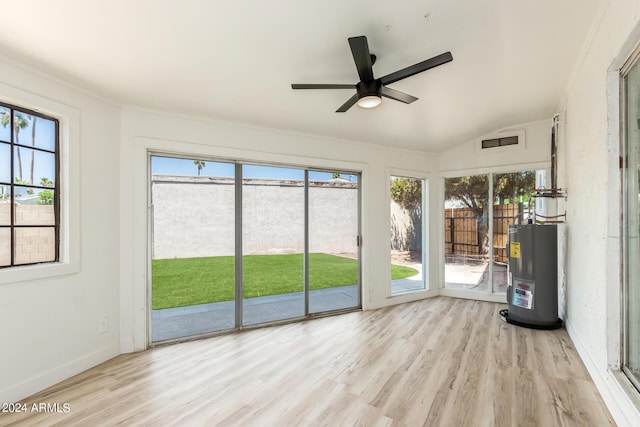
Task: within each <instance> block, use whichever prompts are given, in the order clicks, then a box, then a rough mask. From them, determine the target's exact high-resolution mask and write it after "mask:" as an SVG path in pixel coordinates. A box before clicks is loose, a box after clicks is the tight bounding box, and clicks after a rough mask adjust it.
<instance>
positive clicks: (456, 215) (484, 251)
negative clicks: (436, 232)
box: [444, 203, 522, 263]
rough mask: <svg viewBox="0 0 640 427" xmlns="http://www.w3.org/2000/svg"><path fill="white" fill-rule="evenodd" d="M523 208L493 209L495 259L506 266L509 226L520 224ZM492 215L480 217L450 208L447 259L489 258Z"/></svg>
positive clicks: (447, 213)
mask: <svg viewBox="0 0 640 427" xmlns="http://www.w3.org/2000/svg"><path fill="white" fill-rule="evenodd" d="M521 212H522V205H521V204H518V203H511V204H507V205H494V206H493V259H494V261H495V262H500V263H506V262H507V249H506V247H507V240H508V238H509V225H510V224H516V223H520V222H521V221H522V217H521V216H520V214H521ZM488 223H489V215H488V212H487V210H486V209H485V210H484V211H483V214H482V216H480V217H478V216H476V214H475V213H474V212H473V210H472V209H470V208H451V209H445V212H444V229H445V239H444V250H445V255H446V256H454V255H459V256H464V257H467V258H475V259H484V258H487V257H488V256H489V247H488V246H489V237H488V231H489V229H488Z"/></svg>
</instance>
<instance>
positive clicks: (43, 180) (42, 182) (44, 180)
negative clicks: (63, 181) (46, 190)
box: [40, 177, 54, 187]
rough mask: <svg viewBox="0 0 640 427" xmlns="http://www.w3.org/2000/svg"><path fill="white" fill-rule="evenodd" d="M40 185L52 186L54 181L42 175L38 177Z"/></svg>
mask: <svg viewBox="0 0 640 427" xmlns="http://www.w3.org/2000/svg"><path fill="white" fill-rule="evenodd" d="M40 185H41V186H43V187H53V186H54V183H53V181H51V180H50V179H49V178H46V177H43V178H40Z"/></svg>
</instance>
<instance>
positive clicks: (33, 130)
mask: <svg viewBox="0 0 640 427" xmlns="http://www.w3.org/2000/svg"><path fill="white" fill-rule="evenodd" d="M37 120H38V118H37V117H36V116H31V147H33V148H35V146H36V121H37ZM35 154H36V150H33V149H32V150H31V175H29V184H31V185H33V166H34V162H35V158H34V157H35Z"/></svg>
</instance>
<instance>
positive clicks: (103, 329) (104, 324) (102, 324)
mask: <svg viewBox="0 0 640 427" xmlns="http://www.w3.org/2000/svg"><path fill="white" fill-rule="evenodd" d="M107 332H109V318H108V317H106V316H105V317H101V318H100V319H98V333H99V334H106V333H107Z"/></svg>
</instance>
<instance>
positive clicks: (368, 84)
mask: <svg viewBox="0 0 640 427" xmlns="http://www.w3.org/2000/svg"><path fill="white" fill-rule="evenodd" d="M381 87H382V83H380V81H379V80H369V81H361V82H359V83H358V84H356V91H357V92H358V99H360V98H364V97H365V96H380V88H381Z"/></svg>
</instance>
